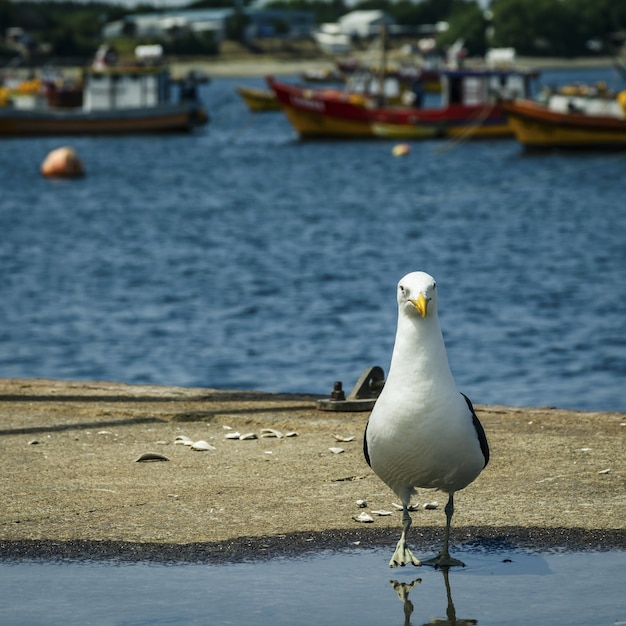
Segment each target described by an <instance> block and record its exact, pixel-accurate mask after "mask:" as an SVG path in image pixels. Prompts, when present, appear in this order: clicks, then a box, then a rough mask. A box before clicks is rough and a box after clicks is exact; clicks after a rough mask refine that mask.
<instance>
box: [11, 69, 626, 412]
mask: <svg viewBox="0 0 626 626" xmlns="http://www.w3.org/2000/svg"><path fill="white" fill-rule="evenodd" d="M579 76H580V77H581V78H582V79H588V78H589V79H594V80H595V79H599V78H605V79H607V80H608V81H609V82H610V83H612V84H615V82H616V80H615V77H614V76H613V74H612V73H611V72H610V71H609V70H602V71H596V72H588V73H587V74H586V75H585V76H582V75H576V76H573V75H571V74H566V73H547V74H544V82H568V81H570V80H572V79H573V78H574V77H579ZM240 82H246V83H248V84H260V83H261V81H260V80H259V79H249V80H246V81H235V80H227V79H221V80H215V81H213V83H211V84H210V85H208V86H206V87H205V88H203V96H204V97H205V100H206V102H207V103H208V106H209V109H210V111H211V114H212V117H213V119H212V122H211V124H210V125H209V126H208V127H206V129H203V130H201V131H200V132H198V133H196V134H194V135H191V136H171V137H169V136H168V137H141V136H138V137H124V138H113V137H111V138H107V137H99V138H90V137H83V138H77V139H71V140H70V139H67V138H66V139H63V138H56V139H29V140H1V146H2V150H0V171H1V172H2V182H1V183H0V186H1V194H0V233H1V235H0V285H1V287H0V289H1V297H0V376H3V377H16V376H19V377H49V378H61V379H73V380H90V379H104V380H116V381H124V382H129V383H151V384H153V383H154V384H173V385H184V386H208V387H221V388H245V389H249V388H256V389H263V390H268V391H289V392H295V391H298V392H299V391H303V392H311V393H327V392H329V391H330V389H331V388H332V383H333V381H334V380H343V381H344V386H346V387H347V388H350V386H351V385H352V384H353V383H354V381H355V380H356V379H357V378H358V376H359V374H360V373H361V371H362V370H363V369H364V368H365V367H367V366H369V365H380V366H382V367H383V368H384V369H385V371H386V369H387V367H388V363H389V359H390V353H391V348H392V345H393V339H394V333H395V320H396V305H395V285H396V283H397V281H398V279H399V278H400V277H402V276H403V275H404V274H405V273H407V272H409V271H412V270H416V269H422V270H426V271H428V272H430V273H431V274H433V275H434V276H435V277H436V278H437V281H438V286H439V288H440V316H441V321H442V326H443V330H444V336H445V339H446V342H447V345H448V351H449V356H450V361H451V366H452V369H453V372H454V373H455V376H456V378H457V381H458V383H459V387H460V388H461V390H463V391H464V392H465V393H467V394H468V395H469V396H470V397H471V398H472V399H473V400H474V402H477V403H502V404H508V405H556V406H560V407H566V408H574V409H592V410H596V409H597V410H624V409H625V408H626V407H625V402H624V392H623V380H624V374H625V373H626V333H625V332H624V331H625V324H624V320H625V319H626V297H625V295H626V288H625V281H624V273H625V270H626V246H625V245H624V233H625V232H626V211H625V209H624V207H625V205H624V173H625V171H626V155H625V154H602V153H591V154H588V153H587V154H563V153H548V154H542V155H529V154H525V153H524V152H522V150H521V149H520V148H519V146H518V144H517V143H515V142H514V141H512V140H511V141H508V140H504V141H497V142H494V141H487V142H474V143H465V144H454V143H441V142H431V141H426V142H422V143H414V144H412V151H411V153H410V154H409V155H408V156H407V157H404V158H394V157H392V156H391V148H392V145H393V144H391V143H388V142H368V141H364V142H315V143H301V142H299V141H297V140H296V138H295V136H294V134H293V132H292V130H291V127H290V126H289V125H288V124H287V122H286V121H285V119H284V118H283V117H282V115H281V114H266V115H257V116H252V115H250V114H248V113H247V111H246V109H245V107H244V105H243V103H242V102H240V101H239V100H238V96H237V95H236V94H235V92H234V87H235V85H236V84H238V83H240ZM66 143H70V144H71V145H73V146H74V147H75V148H76V149H77V150H78V152H79V154H80V155H81V157H82V158H83V160H84V161H85V162H86V166H87V170H88V175H87V177H85V178H84V179H82V180H78V181H49V180H45V179H43V178H41V177H40V176H39V175H38V166H39V164H40V163H41V161H42V160H43V158H44V157H45V155H46V154H47V152H48V151H49V150H50V149H52V148H54V147H57V146H59V145H62V144H66Z"/></svg>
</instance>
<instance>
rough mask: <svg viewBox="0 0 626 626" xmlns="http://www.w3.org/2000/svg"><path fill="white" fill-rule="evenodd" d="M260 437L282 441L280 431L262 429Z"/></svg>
mask: <svg viewBox="0 0 626 626" xmlns="http://www.w3.org/2000/svg"><path fill="white" fill-rule="evenodd" d="M261 437H275V438H276V439H282V438H283V434H282V433H281V432H280V430H275V429H274V428H262V429H261Z"/></svg>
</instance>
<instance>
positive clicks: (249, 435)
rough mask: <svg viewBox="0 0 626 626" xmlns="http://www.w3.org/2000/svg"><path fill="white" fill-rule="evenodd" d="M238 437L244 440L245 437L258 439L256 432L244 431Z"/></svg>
mask: <svg viewBox="0 0 626 626" xmlns="http://www.w3.org/2000/svg"><path fill="white" fill-rule="evenodd" d="M239 439H241V441H245V440H246V439H258V437H257V436H256V433H245V434H244V435H239Z"/></svg>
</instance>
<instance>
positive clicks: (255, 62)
mask: <svg viewBox="0 0 626 626" xmlns="http://www.w3.org/2000/svg"><path fill="white" fill-rule="evenodd" d="M170 65H171V68H172V71H173V73H174V74H175V75H183V74H186V73H187V72H188V71H190V70H198V71H202V72H204V73H205V74H207V75H208V76H209V77H210V78H213V77H215V78H246V77H247V78H255V77H257V78H258V77H264V76H268V75H273V76H285V75H293V74H300V73H301V72H304V71H306V70H325V69H333V68H334V60H333V59H331V58H327V57H320V58H314V59H293V60H284V59H276V58H272V57H270V56H266V55H259V56H258V57H251V58H246V59H225V58H221V57H216V58H215V59H212V58H208V57H205V58H201V59H190V60H174V61H172V62H171V63H170ZM516 65H518V66H519V67H523V68H526V69H531V70H541V71H544V70H554V69H592V68H609V67H611V66H612V65H614V61H613V59H611V58H610V57H581V58H576V59H557V58H534V57H519V58H518V59H517V62H516Z"/></svg>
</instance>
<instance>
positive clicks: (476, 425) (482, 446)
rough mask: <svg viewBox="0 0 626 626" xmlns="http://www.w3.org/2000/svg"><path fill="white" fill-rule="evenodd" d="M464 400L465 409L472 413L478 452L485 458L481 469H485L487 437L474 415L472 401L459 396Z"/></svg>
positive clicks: (487, 459)
mask: <svg viewBox="0 0 626 626" xmlns="http://www.w3.org/2000/svg"><path fill="white" fill-rule="evenodd" d="M461 395H462V396H463V397H464V398H465V402H467V407H468V408H469V410H470V411H471V413H472V422H473V424H474V428H475V429H476V434H477V435H478V442H479V443H480V451H481V452H482V453H483V456H484V457H485V464H484V465H483V467H487V463H489V444H488V443H487V435H485V429H484V428H483V425H482V424H481V423H480V420H479V419H478V416H477V415H476V411H474V407H473V406H472V401H471V400H470V399H469V398H468V397H467V396H466V395H465V394H464V393H462V394H461Z"/></svg>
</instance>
